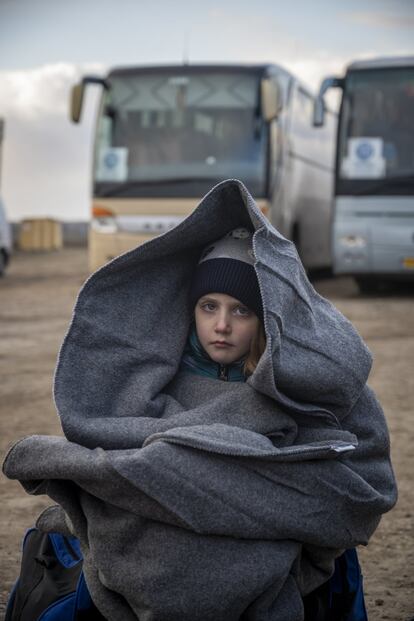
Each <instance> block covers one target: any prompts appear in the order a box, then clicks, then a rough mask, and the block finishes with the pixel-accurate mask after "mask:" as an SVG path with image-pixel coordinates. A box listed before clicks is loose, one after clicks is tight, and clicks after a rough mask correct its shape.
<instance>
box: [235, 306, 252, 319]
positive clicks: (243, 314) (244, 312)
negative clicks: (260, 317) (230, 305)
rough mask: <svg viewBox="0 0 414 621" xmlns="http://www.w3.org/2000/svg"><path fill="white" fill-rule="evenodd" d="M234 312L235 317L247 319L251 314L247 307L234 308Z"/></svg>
mask: <svg viewBox="0 0 414 621" xmlns="http://www.w3.org/2000/svg"><path fill="white" fill-rule="evenodd" d="M234 310H235V313H236V315H240V316H241V317H248V316H249V315H250V313H251V311H250V310H249V309H248V308H247V306H236V308H235V309H234Z"/></svg>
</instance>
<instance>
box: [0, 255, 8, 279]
mask: <svg viewBox="0 0 414 621" xmlns="http://www.w3.org/2000/svg"><path fill="white" fill-rule="evenodd" d="M6 265H7V259H6V256H5V254H4V252H3V251H2V250H0V276H3V275H4V272H5V269H6Z"/></svg>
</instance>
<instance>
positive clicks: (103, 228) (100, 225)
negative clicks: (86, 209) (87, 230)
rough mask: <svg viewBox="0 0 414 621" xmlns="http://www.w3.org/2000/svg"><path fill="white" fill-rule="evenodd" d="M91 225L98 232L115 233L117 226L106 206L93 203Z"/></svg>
mask: <svg viewBox="0 0 414 621" xmlns="http://www.w3.org/2000/svg"><path fill="white" fill-rule="evenodd" d="M91 226H92V228H93V230H94V231H97V232H99V233H109V234H110V233H116V232H117V230H118V226H117V223H116V219H115V216H114V214H113V212H112V211H111V210H110V209H108V208H107V207H101V206H100V205H93V207H92V222H91Z"/></svg>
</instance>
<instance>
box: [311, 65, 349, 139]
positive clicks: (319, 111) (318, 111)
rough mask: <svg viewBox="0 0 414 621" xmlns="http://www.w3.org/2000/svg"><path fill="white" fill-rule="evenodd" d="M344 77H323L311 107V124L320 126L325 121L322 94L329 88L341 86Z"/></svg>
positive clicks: (342, 85)
mask: <svg viewBox="0 0 414 621" xmlns="http://www.w3.org/2000/svg"><path fill="white" fill-rule="evenodd" d="M343 87H344V78H336V77H329V78H325V79H324V80H323V82H322V84H321V86H320V88H319V93H318V94H317V96H316V99H315V103H314V107H313V126H314V127H322V126H323V125H324V123H325V100H324V95H325V93H326V91H327V90H328V89H329V88H343Z"/></svg>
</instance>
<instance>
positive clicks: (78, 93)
mask: <svg viewBox="0 0 414 621" xmlns="http://www.w3.org/2000/svg"><path fill="white" fill-rule="evenodd" d="M84 90H85V87H84V84H83V82H79V84H75V86H74V87H73V88H72V93H71V106H70V116H71V119H72V121H73V123H79V121H80V118H81V114H82V103H83V93H84Z"/></svg>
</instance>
